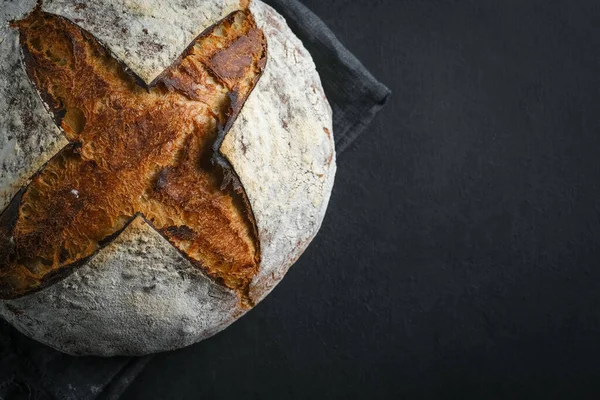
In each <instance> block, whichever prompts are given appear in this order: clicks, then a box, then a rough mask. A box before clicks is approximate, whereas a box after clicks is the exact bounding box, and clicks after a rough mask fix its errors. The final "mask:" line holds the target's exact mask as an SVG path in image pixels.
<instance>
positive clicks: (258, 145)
mask: <svg viewBox="0 0 600 400" xmlns="http://www.w3.org/2000/svg"><path fill="white" fill-rule="evenodd" d="M250 11H251V12H252V14H253V15H254V18H255V20H256V23H257V25H258V27H259V28H261V29H262V30H263V32H264V34H265V36H266V38H267V43H268V47H269V56H268V58H267V65H266V67H265V70H264V71H263V75H262V77H261V79H260V80H259V81H258V83H257V85H256V87H255V88H254V91H253V92H252V95H251V96H250V97H249V98H248V100H247V101H246V103H245V104H244V107H243V108H242V110H241V112H240V115H239V116H238V118H237V120H236V122H235V123H234V125H233V127H232V129H231V130H230V131H229V133H228V134H227V137H226V138H225V140H224V141H223V144H222V146H221V153H222V154H223V155H225V157H227V158H228V159H229V161H230V163H231V164H232V166H233V168H234V169H235V171H236V173H237V174H238V176H239V178H240V181H241V182H242V185H243V186H244V189H245V191H246V194H247V196H248V199H249V201H250V204H251V206H252V210H253V212H254V218H255V219H256V224H257V227H258V236H259V242H260V244H261V255H262V260H261V265H260V269H259V271H258V274H257V275H256V276H255V277H254V280H253V282H252V285H251V287H250V297H251V298H252V299H253V301H254V302H255V303H258V302H259V301H261V300H262V299H263V298H264V297H265V296H266V295H267V294H268V293H269V292H270V291H271V290H272V289H273V288H274V287H275V285H276V284H277V282H279V281H280V280H281V279H282V278H283V276H284V275H285V273H286V272H287V270H288V269H289V267H290V266H291V265H292V264H293V263H294V262H296V260H297V259H298V258H299V257H300V256H301V254H302V253H303V252H304V250H305V249H306V248H307V247H308V244H309V243H310V242H311V241H312V239H313V238H314V237H315V235H316V234H317V232H318V231H319V229H320V227H321V223H322V221H323V218H324V217H325V211H326V209H327V206H328V204H329V198H330V195H331V191H332V188H333V182H334V178H335V173H336V158H335V157H336V154H335V143H334V141H333V126H332V124H333V122H332V111H331V107H330V106H329V103H328V101H327V98H326V97H325V93H324V91H323V87H322V85H321V79H320V77H319V74H318V73H317V72H316V66H315V64H314V62H313V60H312V57H311V56H310V54H309V53H308V51H307V50H306V49H305V48H304V45H303V44H302V42H301V41H300V39H298V38H297V37H296V36H295V35H294V34H293V32H292V31H291V30H290V28H289V27H288V26H287V23H286V21H285V19H284V18H283V17H282V16H281V15H279V14H278V13H277V12H276V11H275V10H274V9H273V8H272V7H270V6H268V5H267V4H265V3H263V2H261V1H252V3H251V5H250ZM265 132H269V134H268V135H267V134H265ZM290 165H291V166H292V167H291V168H290Z"/></svg>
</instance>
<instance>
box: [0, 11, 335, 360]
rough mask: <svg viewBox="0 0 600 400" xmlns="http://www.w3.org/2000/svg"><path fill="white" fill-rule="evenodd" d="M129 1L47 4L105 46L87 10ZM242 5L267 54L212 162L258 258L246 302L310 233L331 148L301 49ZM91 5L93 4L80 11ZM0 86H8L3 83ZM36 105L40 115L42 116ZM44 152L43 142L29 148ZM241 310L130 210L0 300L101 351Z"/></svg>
mask: <svg viewBox="0 0 600 400" xmlns="http://www.w3.org/2000/svg"><path fill="white" fill-rule="evenodd" d="M182 2H183V0H182ZM55 3H57V2H55V1H52V2H49V4H50V5H51V4H55ZM60 3H64V4H67V3H73V4H74V3H75V2H70V1H68V0H64V1H61V2H60ZM92 3H93V4H92ZM128 3H136V2H122V1H100V0H90V1H89V2H86V4H88V7H90V8H88V9H87V11H86V9H83V10H76V8H75V7H70V8H69V7H67V6H64V7H61V9H62V10H63V11H64V12H61V9H59V10H55V13H56V14H59V15H62V16H63V17H66V18H67V19H69V20H70V21H72V22H75V23H77V24H78V25H80V26H82V27H83V28H85V29H87V30H89V31H90V33H91V34H92V35H94V36H95V37H100V36H101V35H100V31H102V32H103V33H102V34H103V35H104V36H103V38H102V39H101V40H102V42H103V43H104V44H105V45H106V46H107V47H108V48H109V49H111V51H113V52H114V49H113V47H114V43H116V42H118V41H119V40H121V39H120V38H119V36H120V34H116V33H111V31H110V30H106V29H104V27H105V26H107V25H106V24H107V23H105V22H102V21H101V20H102V19H103V18H105V17H106V18H108V17H107V16H110V15H111V14H110V13H105V14H102V13H101V12H99V11H98V10H100V9H101V8H102V7H114V6H115V4H118V5H121V6H122V5H123V4H128ZM202 3H203V2H191V6H190V5H186V7H187V9H186V8H183V7H181V8H180V9H179V12H178V13H174V14H172V15H173V19H171V20H168V21H166V20H163V21H161V22H160V24H163V25H168V27H166V28H165V29H166V30H167V31H168V30H171V32H174V31H177V26H178V21H177V18H178V16H179V15H184V14H185V18H188V17H189V15H192V14H194V13H198V8H200V9H202V6H201V5H200V4H202ZM64 4H63V5H64ZM161 4H162V2H161ZM178 4H179V2H176V4H175V5H174V4H173V3H170V5H169V6H168V7H171V8H172V7H179V6H180V5H178ZM158 7H160V5H158ZM165 7H166V6H165ZM194 7H196V8H194ZM250 7H251V11H252V14H253V15H254V18H255V20H256V24H257V26H258V27H259V28H260V29H262V31H263V32H264V35H265V37H266V40H267V47H268V56H267V63H266V65H265V69H264V73H263V75H262V77H261V79H260V80H259V82H258V83H257V84H256V87H255V88H254V91H253V92H252V94H251V95H250V97H249V98H248V100H247V101H246V103H245V104H244V106H243V107H242V108H241V110H240V111H239V115H238V116H237V119H236V120H235V122H234V123H233V124H232V126H231V127H230V128H231V129H230V130H229V133H228V134H227V135H225V137H221V138H220V139H219V140H218V142H217V149H216V150H220V152H221V153H222V155H223V159H222V160H221V162H224V161H226V162H228V163H230V164H231V165H232V166H233V168H234V171H235V173H237V175H238V176H239V183H240V185H241V187H242V188H243V189H244V190H245V193H246V194H247V199H248V202H249V205H250V209H251V211H252V213H253V215H254V217H255V221H256V227H257V234H256V235H257V237H258V243H259V245H260V250H261V261H260V265H259V268H258V271H257V273H256V275H254V276H253V278H252V283H251V284H250V286H249V291H248V293H247V296H248V298H249V299H250V300H251V301H252V302H253V303H255V302H258V301H260V300H261V299H262V298H263V297H264V296H265V295H266V294H267V293H268V292H269V291H270V290H272V288H273V287H274V286H275V285H276V284H277V282H278V281H279V280H280V279H281V278H282V277H283V275H284V274H285V272H286V271H287V269H288V268H289V266H290V265H291V264H292V263H293V262H294V261H295V260H296V259H297V258H298V257H299V256H300V254H301V253H302V252H303V251H304V249H305V248H306V246H308V244H309V242H310V241H311V240H312V238H313V237H314V236H315V234H316V233H317V231H318V229H319V227H320V224H321V221H322V219H323V216H324V213H325V209H326V207H327V204H328V201H329V196H330V193H331V188H332V185H333V179H334V176H335V151H334V144H333V137H332V126H331V109H330V108H329V105H328V104H327V101H326V99H325V96H324V94H323V91H322V88H321V85H320V81H319V77H318V74H317V73H316V71H315V67H314V64H313V62H312V60H311V58H310V55H309V54H308V52H307V51H306V50H305V49H304V47H303V46H302V44H301V43H300V41H299V40H298V39H297V38H296V37H295V36H294V35H293V33H292V32H291V31H290V30H289V28H288V27H287V25H286V24H285V21H284V20H283V18H281V17H280V16H279V15H278V14H277V13H276V12H275V11H274V10H273V9H271V8H270V7H268V6H266V5H265V4H263V3H262V2H260V1H256V0H255V1H252V3H251V6H250ZM90 9H94V10H96V11H95V14H86V13H88V11H89V10H90ZM65 10H67V11H65ZM130 11H131V10H130ZM13 14H14V13H13ZM168 14H169V13H165V15H168ZM22 16H23V15H21V16H18V15H15V16H14V17H13V18H17V19H18V18H20V17H22ZM86 18H87V21H86ZM127 18H128V19H129V23H130V24H132V26H133V25H136V24H142V25H143V23H144V17H143V16H142V17H139V18H137V17H136V16H135V13H134V12H132V13H131V14H128V16H127ZM215 22H217V20H213V21H212V23H215ZM136 26H137V25H136ZM99 27H102V28H99ZM95 30H97V31H95ZM7 32H9V34H14V33H13V32H12V31H7ZM130 34H131V35H132V37H134V38H135V39H138V38H140V37H143V35H144V33H143V30H140V32H137V31H136V32H130ZM175 34H176V33H173V35H175ZM185 46H187V43H186V44H185V45H184V46H183V47H178V48H176V50H177V51H176V52H177V53H178V54H180V53H181V52H182V51H183V50H184V48H185ZM172 51H174V50H173V49H172V48H169V53H170V52H172ZM13 58H14V56H13ZM133 59H135V61H136V62H137V63H139V64H142V65H146V64H144V61H143V57H141V56H140V55H139V54H130V55H129V56H127V57H125V59H123V60H121V61H123V62H125V63H126V64H128V65H132V64H135V63H132V60H133ZM149 64H150V62H149ZM149 64H148V65H149ZM217 64H218V65H219V66H223V65H225V64H224V63H217ZM0 67H1V62H0ZM228 71H231V68H229V67H224V68H223V70H222V71H221V74H222V76H223V77H224V78H225V77H226V75H228V74H229V73H230V72H228ZM7 86H10V84H8V85H7ZM0 90H5V93H11V94H12V95H13V96H18V92H17V91H14V90H13V91H12V92H11V91H10V90H6V89H2V85H0ZM0 94H3V93H0ZM37 101H38V103H37V104H40V103H39V99H37ZM38 110H39V108H38ZM8 111H9V113H11V112H12V113H15V112H30V111H31V110H30V109H28V108H27V107H24V111H23V110H16V109H10V108H9V109H8ZM38 113H39V118H42V119H43V118H46V119H48V118H50V115H48V114H45V115H42V113H40V112H39V111H38ZM0 118H3V116H0ZM50 120H51V119H50ZM0 122H1V121H0ZM0 126H1V125H0ZM40 131H42V130H41V129H40ZM49 133H50V132H47V133H46V135H48V134H49ZM8 134H9V133H6V132H0V151H2V148H1V146H2V145H1V143H3V142H2V138H1V136H2V135H4V137H6V136H7V135H8ZM40 137H43V134H42V133H40ZM221 140H222V143H221ZM53 151H55V150H54V149H53V148H51V146H49V147H48V148H46V149H44V151H41V152H40V153H41V154H43V155H45V154H48V153H52V152H53ZM216 153H219V151H217V152H216ZM42 157H43V156H42ZM15 158H16V159H19V155H18V154H17V155H16V156H15ZM48 158H49V157H48ZM0 171H1V170H0ZM6 181H7V182H9V183H10V184H13V183H14V180H11V179H6ZM0 182H2V176H1V173H0ZM1 189H2V188H0V190H1ZM13 194H14V191H13ZM244 312H246V309H244V307H242V305H241V304H240V302H239V297H238V295H237V294H236V293H235V291H233V290H231V289H230V288H229V287H227V286H226V285H225V286H224V285H221V284H217V283H215V281H214V280H213V279H210V278H209V277H207V275H206V273H204V272H202V271H201V270H199V269H198V268H197V267H195V266H194V265H193V264H192V263H190V261H189V260H188V259H186V258H185V257H182V255H181V253H180V252H178V251H177V250H176V249H175V248H174V247H173V246H172V245H171V244H170V243H169V242H168V241H167V240H166V239H165V238H164V237H163V236H162V235H160V234H159V233H158V232H157V231H156V230H154V229H152V228H151V227H150V226H149V224H148V223H147V222H146V221H145V220H144V219H143V218H141V217H138V218H136V219H135V220H134V221H133V222H132V223H131V224H129V225H128V226H127V227H126V228H125V230H124V231H123V232H122V233H121V234H120V235H119V236H118V237H117V238H116V239H115V240H114V241H113V242H112V243H110V244H109V245H108V246H106V247H105V248H103V249H101V250H100V251H99V252H98V253H97V254H96V255H94V256H93V257H91V258H90V259H89V260H88V261H87V262H85V263H84V265H82V266H81V267H80V268H79V269H77V270H76V271H75V272H74V273H72V274H71V275H70V276H68V277H67V278H65V279H63V280H61V281H59V282H57V283H55V284H53V285H51V286H50V287H47V288H46V289H44V290H42V291H39V292H36V293H33V294H30V295H27V296H24V297H21V298H19V299H15V300H9V301H3V302H0V314H1V315H2V316H4V317H5V318H6V319H7V320H8V321H9V322H10V323H12V324H13V325H14V326H15V327H17V328H18V329H19V330H21V331H22V332H24V333H25V334H27V335H29V336H31V337H33V338H35V339H37V340H39V341H41V342H44V343H46V344H48V345H50V346H52V347H55V348H57V349H59V350H62V351H65V352H68V353H72V354H96V355H104V356H109V355H118V354H121V355H125V354H130V355H131V354H135V355H139V354H147V353H151V352H157V351H165V350H171V349H175V348H180V347H183V346H186V345H189V344H192V343H195V342H197V341H199V340H202V339H204V338H206V337H208V336H210V335H212V334H214V333H216V332H218V331H220V330H221V329H224V328H225V327H226V326H227V325H229V324H230V323H231V322H233V321H234V320H235V319H237V318H239V317H240V316H241V315H243V313H244Z"/></svg>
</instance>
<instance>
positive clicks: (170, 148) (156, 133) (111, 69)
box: [0, 10, 266, 305]
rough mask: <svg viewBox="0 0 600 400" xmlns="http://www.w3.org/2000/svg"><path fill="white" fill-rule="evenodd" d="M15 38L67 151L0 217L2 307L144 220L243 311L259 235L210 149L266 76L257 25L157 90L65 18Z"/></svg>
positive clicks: (23, 25) (218, 35)
mask: <svg viewBox="0 0 600 400" xmlns="http://www.w3.org/2000/svg"><path fill="white" fill-rule="evenodd" d="M17 26H18V28H19V30H20V32H21V43H22V46H23V50H24V54H25V59H26V60H25V61H26V66H27V70H28V74H29V75H30V77H31V79H32V81H33V82H34V83H35V84H36V86H37V87H38V89H39V91H40V93H41V94H42V96H43V98H44V100H45V101H46V102H47V104H48V105H49V106H50V108H51V110H52V111H53V112H54V113H55V115H56V117H57V121H59V122H60V124H61V127H62V128H63V130H64V132H65V134H66V136H67V138H68V139H69V141H70V142H71V144H70V145H69V146H67V147H66V148H65V149H63V150H62V151H61V152H60V153H59V154H57V155H56V156H55V157H54V158H53V159H52V160H51V161H50V162H48V164H47V165H46V166H45V167H44V168H43V169H42V170H41V171H40V172H39V173H38V174H36V176H34V178H33V179H32V182H31V184H30V185H29V186H28V187H27V188H26V190H24V191H22V192H21V193H20V194H19V195H18V196H16V197H15V198H14V199H13V201H12V203H11V205H10V206H9V207H8V208H7V209H6V210H5V211H4V212H3V213H2V215H1V216H0V298H14V297H17V296H21V295H24V294H27V293H29V292H31V291H33V290H37V289H40V288H42V287H44V286H46V285H47V284H49V283H50V282H52V281H53V280H54V279H56V277H61V276H64V275H65V274H68V273H69V272H70V271H72V269H73V266H75V265H76V264H77V263H78V262H81V261H82V260H84V259H86V258H87V257H89V256H91V255H92V254H94V253H95V252H96V251H97V250H98V249H99V248H100V247H101V246H102V245H103V243H104V242H107V241H110V240H111V239H112V238H113V237H114V235H115V234H118V233H119V232H120V231H121V230H122V229H123V228H124V227H125V226H126V224H127V223H128V222H129V221H131V219H132V218H133V216H134V215H136V214H137V213H142V214H143V215H144V216H145V218H146V219H147V220H148V221H149V222H151V223H152V224H153V226H154V227H155V228H156V229H158V230H159V231H160V232H161V233H162V234H163V235H164V236H165V237H166V238H167V239H168V240H169V241H170V242H171V243H172V244H173V245H174V246H176V247H177V248H178V249H179V250H180V251H181V252H182V253H183V254H185V255H186V256H187V257H188V258H189V259H190V260H192V261H194V262H195V263H196V264H197V265H198V266H199V267H200V268H202V269H203V270H204V271H205V272H206V273H207V274H208V275H209V276H211V277H213V278H214V279H216V280H218V281H220V282H222V283H223V284H224V285H226V286H227V287H229V288H231V289H234V290H236V291H238V293H240V294H241V298H242V302H243V303H247V298H246V296H245V294H247V291H248V285H249V284H250V282H251V280H252V277H253V276H254V275H255V274H256V272H257V269H258V264H259V261H260V249H259V245H258V243H257V239H256V234H255V232H256V227H255V224H254V221H253V219H252V212H251V210H250V209H249V207H248V206H247V204H248V202H247V199H245V195H244V193H243V190H240V188H239V187H234V188H235V189H237V190H235V191H234V190H230V189H227V190H224V189H225V188H224V187H223V186H224V181H225V180H226V178H227V177H228V176H229V175H231V174H232V172H231V171H229V170H227V169H223V168H222V167H223V165H222V162H215V160H217V161H218V154H217V155H215V154H213V153H214V149H213V146H214V143H215V141H216V140H219V137H221V138H222V136H223V134H224V133H225V131H226V130H227V127H228V126H230V125H231V120H232V119H233V118H235V116H236V115H237V113H238V112H239V109H240V108H241V106H242V105H243V102H244V101H245V99H246V98H247V97H248V95H249V94H250V92H251V91H252V89H253V87H254V85H255V84H256V82H257V80H258V78H259V76H260V74H261V72H262V69H263V68H264V63H265V59H266V44H265V39H264V37H263V35H262V32H261V31H260V30H258V29H257V28H256V26H255V24H254V21H253V19H252V17H251V15H250V13H249V12H247V11H246V12H243V11H242V12H237V13H234V14H232V15H230V16H229V17H227V18H226V19H225V20H223V21H221V23H219V24H218V25H216V26H215V27H213V28H212V29H210V30H209V31H208V32H207V33H205V34H203V35H201V37H199V38H198V39H197V40H196V41H195V42H194V43H193V45H192V46H191V47H190V48H189V49H188V50H187V52H186V54H184V56H183V57H182V58H181V59H180V61H179V62H178V63H177V64H175V65H174V66H172V67H171V68H169V69H168V70H167V71H165V73H163V74H162V75H161V76H160V77H159V79H157V81H155V83H154V84H153V86H152V87H150V88H147V87H143V86H141V85H139V82H137V81H136V79H135V78H134V77H132V76H131V75H129V74H127V73H126V72H125V70H124V69H123V67H122V66H121V65H119V64H118V63H117V62H116V61H115V60H114V59H113V58H112V57H111V56H110V55H109V54H108V52H107V51H106V50H105V49H104V48H103V47H102V46H101V45H100V44H99V43H98V42H97V41H96V40H95V39H94V38H93V37H92V36H91V35H89V34H88V33H86V32H84V31H83V30H81V29H79V28H78V27H76V26H75V25H73V24H71V23H69V22H67V21H66V20H64V19H62V18H60V17H57V16H53V15H50V14H46V13H42V12H40V11H39V10H36V11H35V12H34V13H33V14H31V15H30V16H29V17H28V18H26V19H25V20H23V21H21V22H19V23H18V24H17ZM215 156H217V157H216V158H215ZM221 161H222V160H221ZM225 167H227V165H225ZM225 183H226V182H225ZM246 305H249V304H246Z"/></svg>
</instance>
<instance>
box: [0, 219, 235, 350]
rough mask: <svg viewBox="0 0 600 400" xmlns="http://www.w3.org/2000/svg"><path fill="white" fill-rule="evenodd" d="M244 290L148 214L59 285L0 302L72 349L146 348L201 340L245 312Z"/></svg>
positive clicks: (22, 322)
mask: <svg viewBox="0 0 600 400" xmlns="http://www.w3.org/2000/svg"><path fill="white" fill-rule="evenodd" d="M237 307H238V297H237V295H236V294H234V293H232V292H230V291H228V290H226V289H224V288H223V287H221V286H219V285H217V284H215V283H213V282H212V281H210V280H209V279H208V278H206V277H205V276H203V275H201V274H200V272H199V271H198V269H197V268H196V267H194V266H193V265H192V264H191V263H190V262H189V261H187V260H186V259H185V258H183V257H182V256H181V254H180V253H179V252H178V251H177V250H176V249H175V248H174V247H173V246H172V245H171V244H170V243H169V242H167V241H166V240H165V239H164V238H163V237H162V236H160V235H159V234H158V233H157V232H156V231H155V230H153V229H152V228H151V227H150V226H149V225H148V224H147V223H146V222H145V221H144V220H143V219H142V218H140V217H138V218H136V219H135V220H134V221H133V222H132V223H131V224H130V225H129V226H128V227H127V228H126V229H125V231H123V233H122V234H121V235H120V236H119V237H118V238H117V239H116V240H115V241H114V242H113V243H111V244H110V245H108V246H107V247H106V248H104V249H102V250H101V251H100V252H99V253H98V254H97V255H96V256H94V257H93V258H92V259H91V260H90V262H88V263H87V264H86V265H85V266H83V267H81V268H80V269H79V270H78V271H76V272H75V273H73V274H72V275H70V276H69V277H67V278H66V279H64V280H62V281H60V282H58V283H57V284H55V285H53V286H51V287H49V288H47V289H45V290H42V291H40V292H37V293H34V294H32V295H29V296H26V297H23V298H20V299H17V300H10V301H5V302H0V314H1V315H2V316H3V317H4V318H6V320H7V321H9V322H10V323H11V324H13V325H14V326H15V327H16V328H17V329H19V330H20V331H21V332H23V333H24V334H26V335H27V336H30V337H33V338H36V339H37V340H39V341H41V342H43V343H45V344H47V345H49V346H51V347H55V348H58V349H59V350H61V351H64V352H68V353H71V354H98V355H102V356H112V355H125V354H127V355H142V354H148V353H152V352H158V351H163V350H166V349H176V348H180V347H184V346H188V345H190V344H192V343H195V342H197V341H198V340H199V338H205V337H208V336H211V335H213V334H215V333H217V332H218V331H220V330H222V329H224V328H225V327H226V326H227V325H229V324H230V323H231V322H233V321H234V319H235V317H236V316H237V315H239V314H241V311H239V310H238V308H237Z"/></svg>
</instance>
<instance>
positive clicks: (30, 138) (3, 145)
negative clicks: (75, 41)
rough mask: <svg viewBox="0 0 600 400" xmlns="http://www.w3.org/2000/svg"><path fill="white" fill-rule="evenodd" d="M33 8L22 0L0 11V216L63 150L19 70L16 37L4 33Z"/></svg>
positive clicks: (22, 70) (10, 31) (32, 2)
mask: <svg viewBox="0 0 600 400" xmlns="http://www.w3.org/2000/svg"><path fill="white" fill-rule="evenodd" d="M35 4H36V0H22V1H16V2H10V3H4V4H3V6H2V9H0V52H1V54H2V57H0V76H2V77H7V78H8V79H6V78H3V79H0V210H4V208H6V206H8V204H9V203H10V201H11V199H12V198H13V196H14V195H15V194H17V192H18V191H19V190H20V189H21V187H23V186H25V185H26V184H27V181H28V180H29V178H30V177H31V176H32V175H33V174H34V173H35V172H36V171H37V170H38V169H39V168H40V167H41V166H42V165H44V163H46V162H47V161H48V160H49V159H50V158H51V157H52V156H53V155H54V154H56V153H57V152H58V151H59V150H60V149H62V148H63V147H65V146H66V145H67V144H68V141H67V139H66V138H65V137H64V136H63V134H62V133H61V131H60V130H59V129H58V127H57V126H56V124H55V123H54V120H53V118H52V116H51V115H50V114H49V113H48V111H47V110H46V108H45V107H44V105H43V103H42V102H41V101H40V98H39V95H38V93H37V91H36V89H35V87H34V86H33V85H32V84H31V81H30V80H29V77H28V76H27V73H26V72H25V68H23V61H22V57H21V50H20V46H19V32H18V31H17V30H15V29H11V28H10V27H9V21H12V20H18V19H21V18H24V17H25V16H26V15H27V14H29V13H30V12H31V10H32V9H33V8H34V7H35ZM0 212H1V211H0Z"/></svg>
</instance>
